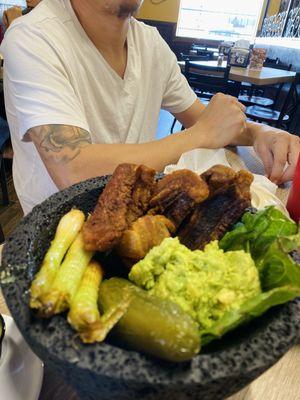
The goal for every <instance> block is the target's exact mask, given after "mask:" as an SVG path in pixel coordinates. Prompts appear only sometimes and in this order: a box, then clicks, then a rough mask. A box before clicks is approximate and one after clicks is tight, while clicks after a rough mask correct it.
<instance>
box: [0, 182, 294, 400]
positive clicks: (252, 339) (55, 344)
mask: <svg viewBox="0 0 300 400" xmlns="http://www.w3.org/2000/svg"><path fill="white" fill-rule="evenodd" d="M107 180H108V177H103V178H96V179H91V180H88V181H86V182H83V183H80V184H78V185H75V186H73V187H71V188H69V189H67V190H64V191H62V192H59V193H57V194H55V195H53V196H52V197H50V198H49V199H48V200H46V201H45V202H44V203H42V204H41V205H39V206H37V207H35V208H34V210H33V211H32V212H31V213H30V214H29V215H27V216H26V217H25V218H24V219H23V220H22V222H21V223H20V225H19V226H18V228H17V229H16V230H15V232H14V233H13V234H12V236H11V237H10V238H9V239H8V240H7V242H6V245H5V248H4V252H3V261H2V272H1V277H2V290H3V293H4V296H5V299H6V302H7V304H8V307H9V309H10V311H11V314H12V316H13V317H14V319H15V321H16V323H17V326H18V328H19V329H20V331H21V332H22V334H23V336H24V338H25V339H26V341H27V342H28V344H29V345H30V346H31V348H32V349H33V351H34V352H35V353H36V354H37V355H38V356H39V357H40V358H41V359H42V360H43V361H44V362H45V363H47V365H49V366H50V367H53V368H55V370H56V371H58V372H59V373H60V374H61V375H63V376H64V377H65V379H66V380H67V381H68V382H69V383H71V384H72V385H73V386H74V387H75V388H77V390H78V392H79V393H80V396H81V398H82V399H84V400H89V399H101V400H111V399H114V400H140V399H143V400H196V399H197V400H199V399H201V400H218V399H224V398H225V397H227V396H229V395H231V394H233V393H235V392H237V391H238V390H240V389H242V388H243V387H244V386H245V385H247V384H248V383H250V382H251V381H252V380H253V379H255V378H256V377H257V376H258V375H260V374H261V373H262V372H264V371H265V370H266V369H267V368H269V367H270V366H271V365H272V364H274V363H275V362H276V361H277V360H278V359H279V358H280V357H281V356H282V355H283V354H284V353H285V352H286V351H287V350H288V349H289V348H290V347H291V346H292V345H294V344H295V343H296V342H297V341H298V338H299V332H300V300H299V299H297V300H295V301H293V302H290V303H288V304H286V305H284V306H280V307H277V308H274V309H272V310H270V311H269V312H268V313H266V314H265V315H264V316H262V317H260V318H259V319H257V320H255V321H252V322H251V323H250V324H249V325H248V326H246V327H244V328H240V329H238V330H236V331H235V332H233V333H231V334H229V335H227V336H226V337H225V338H224V339H222V340H220V341H219V342H215V343H213V344H211V346H210V348H207V349H203V350H202V352H201V354H200V355H198V356H197V357H195V358H194V359H193V361H192V362H188V363H183V364H171V363H166V362H162V361H160V360H157V359H154V358H151V357H148V356H145V355H143V354H141V353H138V352H135V351H128V350H126V349H123V348H121V347H117V346H115V345H113V344H112V343H110V342H106V343H102V344H96V345H83V344H82V343H81V342H80V340H79V339H78V338H77V337H76V336H75V334H74V331H72V329H71V328H70V327H69V325H68V324H67V322H66V317H65V316H64V315H60V316H56V317H54V318H51V319H50V320H41V319H37V318H36V317H35V316H34V314H33V313H32V312H31V311H30V309H29V307H28V303H29V293H28V289H29V287H30V283H31V281H32V279H33V276H34V274H35V272H36V271H37V269H38V267H39V265H40V263H41V261H42V259H43V257H44V254H45V252H46V250H47V248H48V246H49V243H50V241H51V239H52V237H53V235H54V232H55V228H56V226H57V224H58V221H59V219H60V218H61V216H62V215H63V214H65V213H66V212H68V211H69V210H70V209H71V208H72V207H77V208H79V209H81V210H82V211H84V212H86V213H88V212H89V211H91V210H93V208H94V206H95V204H96V202H97V199H98V197H99V194H100V193H101V191H102V190H103V188H104V186H105V184H106V183H107Z"/></svg>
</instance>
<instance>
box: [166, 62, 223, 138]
mask: <svg viewBox="0 0 300 400" xmlns="http://www.w3.org/2000/svg"><path fill="white" fill-rule="evenodd" d="M229 72H230V66H229V65H227V67H219V66H211V65H202V64H196V63H194V62H193V61H190V60H185V68H184V75H185V77H186V79H187V81H188V83H189V85H190V86H191V88H192V89H193V90H194V92H195V93H196V95H197V97H198V98H199V100H200V101H201V103H203V104H205V105H207V104H208V103H209V101H210V99H211V98H212V97H213V96H214V95H215V94H216V93H220V92H221V93H225V94H226V93H228V78H229ZM175 125H176V118H175V119H174V121H173V124H172V127H171V131H170V132H171V133H173V132H174V127H175Z"/></svg>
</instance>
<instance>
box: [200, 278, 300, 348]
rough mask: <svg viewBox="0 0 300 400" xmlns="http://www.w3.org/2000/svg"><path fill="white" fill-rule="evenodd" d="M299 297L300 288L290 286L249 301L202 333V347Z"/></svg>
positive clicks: (229, 312)
mask: <svg viewBox="0 0 300 400" xmlns="http://www.w3.org/2000/svg"><path fill="white" fill-rule="evenodd" d="M298 296H300V288H299V287H295V286H292V285H290V286H282V287H278V288H275V289H272V290H269V291H268V292H265V293H261V294H259V295H257V296H255V297H253V298H252V299H250V300H247V301H246V302H245V303H244V304H243V305H242V306H241V307H240V308H239V309H237V310H232V311H228V312H227V313H225V314H224V315H223V317H222V318H221V319H219V320H218V321H217V322H216V323H215V324H214V325H213V326H211V327H210V328H209V329H207V330H205V331H202V332H201V342H202V345H203V346H205V345H207V344H208V343H210V342H211V341H212V340H215V339H219V338H221V337H222V336H223V335H224V334H225V333H227V332H229V331H231V330H233V329H235V328H237V327H238V326H239V325H241V324H244V323H246V322H248V321H250V320H251V319H253V318H256V317H259V316H260V315H262V314H263V313H265V312H266V311H267V310H268V309H269V308H271V307H274V306H277V305H280V304H284V303H287V302H288V301H291V300H293V299H295V298H296V297H298Z"/></svg>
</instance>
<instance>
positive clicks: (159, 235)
mask: <svg viewBox="0 0 300 400" xmlns="http://www.w3.org/2000/svg"><path fill="white" fill-rule="evenodd" d="M174 232H175V226H174V224H173V223H172V222H171V221H170V220H168V219H167V218H166V217H164V216H163V215H145V216H143V217H141V218H139V219H137V220H136V221H135V222H134V223H133V224H132V225H131V227H130V228H129V229H127V230H126V231H125V232H124V233H123V236H122V238H121V240H120V242H119V243H118V245H117V246H116V251H117V253H118V254H119V255H120V256H121V257H123V258H126V259H129V260H132V263H131V264H134V263H135V262H137V261H139V260H141V259H142V258H144V257H145V255H146V254H147V253H148V252H149V251H150V250H151V249H152V248H153V247H154V246H158V245H159V244H160V243H161V242H162V241H163V240H164V239H165V238H167V237H170V236H171V234H172V233H174Z"/></svg>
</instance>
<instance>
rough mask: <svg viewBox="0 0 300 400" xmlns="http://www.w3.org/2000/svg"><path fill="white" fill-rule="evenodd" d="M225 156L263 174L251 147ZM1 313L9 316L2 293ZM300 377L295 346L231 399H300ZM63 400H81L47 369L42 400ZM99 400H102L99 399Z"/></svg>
mask: <svg viewBox="0 0 300 400" xmlns="http://www.w3.org/2000/svg"><path fill="white" fill-rule="evenodd" d="M226 153H227V158H228V161H229V163H230V164H231V166H232V167H233V168H234V169H240V168H245V167H247V168H248V169H249V170H250V171H252V172H254V173H258V174H262V173H263V167H262V164H261V162H260V160H259V159H258V158H257V156H256V155H255V153H254V151H253V149H252V148H248V147H241V148H237V149H236V148H232V149H229V150H227V151H226ZM277 195H278V197H279V198H280V199H281V200H282V201H283V202H285V201H286V198H287V195H288V187H283V188H280V189H278V192H277ZM0 313H2V314H9V311H8V309H7V307H6V304H5V301H4V299H3V296H2V294H1V292H0ZM299 377H300V345H299V346H295V347H293V348H292V349H291V350H290V351H289V352H288V353H287V354H286V355H285V356H284V357H283V358H282V359H281V360H280V361H279V362H278V363H277V364H276V365H275V366H273V367H272V368H271V369H269V370H268V371H267V372H266V373H265V374H263V375H262V376H260V377H259V378H258V379H256V380H255V381H254V382H253V383H252V384H250V385H249V386H247V387H246V388H245V389H243V390H242V391H241V392H239V393H237V394H235V395H234V396H232V397H230V398H229V399H228V400H299V399H300V380H299ZM64 399H66V400H79V397H78V395H77V394H76V393H75V392H74V390H73V389H72V388H71V387H70V386H68V385H67V384H66V383H65V382H64V381H63V380H62V378H61V377H60V376H59V375H58V374H57V373H56V372H55V371H53V370H49V369H48V368H47V366H45V375H44V382H43V386H42V391H41V395H40V398H39V400H64ZM24 400H25V399H24ZM80 400H84V399H80ZM99 400H101V397H99ZM112 400H118V399H112ZM133 400H142V399H133ZM157 400H159V399H157Z"/></svg>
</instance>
